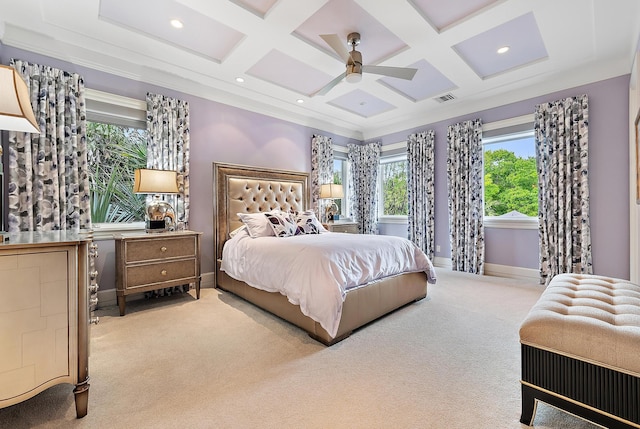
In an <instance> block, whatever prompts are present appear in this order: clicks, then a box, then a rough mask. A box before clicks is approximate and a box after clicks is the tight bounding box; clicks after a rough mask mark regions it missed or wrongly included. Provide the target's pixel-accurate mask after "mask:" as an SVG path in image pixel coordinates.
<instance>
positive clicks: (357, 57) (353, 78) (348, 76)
mask: <svg viewBox="0 0 640 429" xmlns="http://www.w3.org/2000/svg"><path fill="white" fill-rule="evenodd" d="M320 37H322V39H323V40H324V41H325V42H327V44H328V45H329V46H331V48H332V49H333V50H334V51H336V53H337V54H338V55H340V58H342V59H343V60H344V61H345V62H346V67H347V69H346V70H345V71H344V73H342V74H340V76H337V77H336V78H335V79H333V80H332V81H331V82H329V83H328V84H326V85H325V86H324V87H322V88H321V89H320V90H318V91H317V92H316V93H314V94H313V95H325V94H326V93H327V92H329V91H330V90H331V89H332V88H333V87H334V86H336V85H337V84H339V83H340V82H341V81H342V79H345V80H346V81H347V82H350V83H355V82H360V81H361V80H362V72H365V73H374V74H380V75H383V76H390V77H397V78H400V79H406V80H411V79H413V76H414V75H415V74H416V72H417V71H418V69H413V68H405V67H386V66H366V65H362V54H361V53H360V52H359V51H356V46H358V45H359V44H360V33H349V35H348V36H347V44H348V45H350V46H351V52H349V51H347V49H346V48H345V47H344V45H343V44H342V41H341V40H340V37H338V35H337V34H321V35H320Z"/></svg>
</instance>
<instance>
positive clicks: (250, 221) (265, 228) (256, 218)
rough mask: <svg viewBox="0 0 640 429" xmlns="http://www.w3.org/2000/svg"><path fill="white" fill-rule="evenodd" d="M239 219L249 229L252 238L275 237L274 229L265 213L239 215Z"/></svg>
mask: <svg viewBox="0 0 640 429" xmlns="http://www.w3.org/2000/svg"><path fill="white" fill-rule="evenodd" d="M238 217H239V218H240V220H241V221H242V223H244V224H245V225H246V227H247V230H248V231H249V235H250V236H251V237H252V238H257V237H273V236H274V235H275V234H274V233H273V228H271V226H270V225H269V219H267V217H266V216H265V212H260V213H238Z"/></svg>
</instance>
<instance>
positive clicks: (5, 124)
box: [0, 65, 40, 134]
mask: <svg viewBox="0 0 640 429" xmlns="http://www.w3.org/2000/svg"><path fill="white" fill-rule="evenodd" d="M0 130H9V131H24V132H27V133H36V134H39V133H40V129H39V128H38V123H37V122H36V117H35V115H34V114H33V109H32V108H31V102H30V101H29V90H28V89H27V84H26V83H24V80H22V78H21V77H20V75H19V74H18V72H17V71H16V70H15V69H14V68H13V67H9V66H3V65H0Z"/></svg>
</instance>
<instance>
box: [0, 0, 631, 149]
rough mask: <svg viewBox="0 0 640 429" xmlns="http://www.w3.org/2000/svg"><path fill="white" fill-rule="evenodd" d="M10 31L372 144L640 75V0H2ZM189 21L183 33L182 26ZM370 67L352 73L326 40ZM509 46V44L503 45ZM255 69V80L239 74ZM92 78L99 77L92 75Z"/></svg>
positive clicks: (24, 44) (61, 54)
mask: <svg viewBox="0 0 640 429" xmlns="http://www.w3.org/2000/svg"><path fill="white" fill-rule="evenodd" d="M0 6H1V8H2V9H1V10H2V15H0V20H2V21H3V22H2V23H1V24H2V25H3V30H2V31H0V40H1V41H2V43H3V44H4V45H7V46H15V47H17V48H21V49H26V50H29V51H33V52H36V53H40V54H44V55H49V56H53V57H56V58H60V59H63V60H67V61H71V62H73V63H75V64H78V65H82V66H86V67H91V68H95V69H99V70H102V71H106V72H109V73H113V74H116V75H121V76H124V77H127V78H132V79H135V80H142V81H145V82H149V83H152V84H156V85H160V86H163V87H168V88H171V89H175V90H179V91H182V92H186V93H190V94H193V95H197V96H201V97H205V98H209V99H212V100H215V101H220V102H223V103H226V104H230V105H233V106H237V107H240V108H243V109H248V110H252V111H256V112H259V113H264V114H268V115H271V116H274V117H278V118H281V119H285V120H290V121H293V122H296V123H301V124H304V125H308V126H311V127H315V128H320V129H322V130H325V131H329V132H334V133H337V134H341V135H345V136H348V137H353V138H358V139H368V138H372V137H376V136H378V135H383V134H388V133H391V132H395V131H399V130H403V129H407V128H412V127H416V126H420V125H422V124H426V123H429V122H434V121H437V120H442V119H445V118H448V117H452V116H457V115H461V114H466V113H471V112H474V111H478V110H482V109H486V108H490V107H494V106H498V105H503V104H507V103H510V102H514V101H518V100H521V99H525V98H530V97H533V96H536V95H539V94H544V93H549V92H553V91H557V90H560V89H564V88H567V87H572V86H577V85H582V84H585V83H590V82H594V81H597V80H602V79H607V78H610V77H614V76H619V75H622V74H626V73H629V72H630V71H631V67H632V60H633V56H634V52H635V51H636V49H637V48H638V36H639V34H640V19H638V17H639V16H640V2H639V1H637V0H615V1H611V0H536V1H531V0H529V1H527V0H384V1H382V0H304V1H301V0H56V1H51V0H21V1H20V2H16V1H9V0H0ZM173 19H177V20H179V21H180V22H181V23H182V28H175V27H173V26H172V25H171V20H173ZM353 32H357V33H360V36H361V42H360V44H359V45H358V46H357V47H356V49H357V50H358V51H360V52H361V54H362V57H363V63H364V64H365V65H376V66H389V67H402V68H405V67H409V68H415V69H417V72H416V74H415V76H414V78H413V79H412V80H403V79H399V78H395V77H385V76H382V75H377V74H372V73H367V72H366V71H365V72H364V73H363V76H362V80H361V81H360V82H357V83H349V82H346V81H345V80H344V79H343V80H342V82H340V83H339V84H338V85H336V86H335V87H334V88H332V89H331V90H330V91H329V92H328V93H326V94H325V95H317V94H316V93H317V92H318V91H319V90H320V89H322V88H323V87H324V86H325V85H327V84H328V83H329V82H331V81H332V80H333V79H334V78H336V77H337V76H339V75H340V74H342V73H344V72H345V62H344V60H343V59H341V58H340V55H338V54H337V53H336V52H335V51H334V49H332V47H331V46H329V44H328V43H327V42H326V41H325V39H323V38H322V37H321V35H327V34H336V35H338V37H339V38H340V39H341V40H343V41H344V48H345V49H346V50H351V46H348V45H347V36H348V34H350V33H353ZM501 47H508V48H509V50H508V51H507V52H505V53H502V54H501V53H498V52H497V51H498V49H499V48H501ZM237 78H241V79H242V80H244V81H243V82H238V81H237V80H236V79H237ZM87 86H89V87H90V86H91V85H90V84H89V83H88V84H87Z"/></svg>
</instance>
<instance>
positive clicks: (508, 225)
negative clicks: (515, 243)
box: [483, 216, 540, 229]
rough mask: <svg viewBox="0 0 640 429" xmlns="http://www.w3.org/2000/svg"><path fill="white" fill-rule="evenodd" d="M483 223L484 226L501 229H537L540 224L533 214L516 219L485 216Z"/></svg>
mask: <svg viewBox="0 0 640 429" xmlns="http://www.w3.org/2000/svg"><path fill="white" fill-rule="evenodd" d="M483 224H484V227H485V228H503V229H538V228H539V226H540V223H539V222H538V218H537V217H533V216H527V217H523V218H518V219H509V218H503V217H501V216H485V217H484V220H483Z"/></svg>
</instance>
